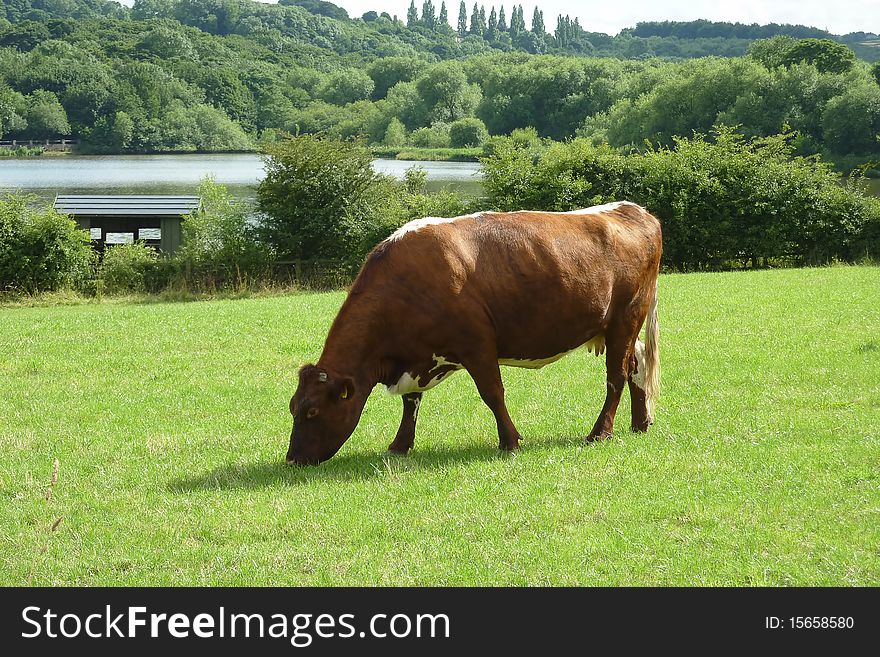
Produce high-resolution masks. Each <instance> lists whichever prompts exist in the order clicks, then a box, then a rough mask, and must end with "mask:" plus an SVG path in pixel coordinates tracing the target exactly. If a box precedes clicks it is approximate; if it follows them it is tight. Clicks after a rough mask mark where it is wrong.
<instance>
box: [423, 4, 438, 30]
mask: <svg viewBox="0 0 880 657" xmlns="http://www.w3.org/2000/svg"><path fill="white" fill-rule="evenodd" d="M422 25H424V26H425V27H427V28H428V29H429V30H433V29H434V27H435V26H436V25H437V10H436V9H435V8H434V3H433V2H432V0H425V1H424V2H423V3H422Z"/></svg>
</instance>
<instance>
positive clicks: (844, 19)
mask: <svg viewBox="0 0 880 657" xmlns="http://www.w3.org/2000/svg"><path fill="white" fill-rule="evenodd" d="M331 1H332V2H334V3H335V4H337V5H339V6H340V7H344V8H345V9H346V10H347V11H348V13H349V15H351V16H352V17H353V18H357V17H359V16H361V15H363V13H364V12H367V11H370V10H372V11H376V12H380V13H381V12H383V11H387V12H388V13H389V14H391V15H394V14H397V16H399V17H400V18H401V19H405V18H406V10H407V8H408V7H409V3H410V0H331ZM433 1H434V3H435V5H436V6H437V8H438V11H439V7H440V0H433ZM460 1H461V0H447V2H446V7H447V9H448V10H449V20H450V22H451V23H452V24H453V25H455V23H456V22H457V19H458V6H459V2H460ZM466 4H467V8H468V15H470V11H471V7H473V5H474V0H466ZM480 4H483V5H485V7H486V11H487V12H488V11H489V8H490V6H491V5H493V4H495V5H496V6H498V5H499V4H503V5H504V7H505V10H506V11H505V13H506V14H507V16H508V18H509V17H510V7H511V6H512V4H513V0H503V1H502V0H480ZM517 4H521V5H522V6H523V9H524V10H525V16H526V23H527V24H528V25H529V26H530V25H531V17H532V11H533V9H534V6H535V4H536V3H535V2H517ZM537 4H538V5H539V7H540V8H541V9H542V10H543V12H544V24H545V26H546V28H547V30H548V31H552V30H553V28H554V27H555V26H556V16H557V15H558V14H563V15H564V14H569V15H570V16H571V17H572V18H574V17H575V16H577V17H578V18H580V21H581V25H583V27H584V29H585V30H588V31H590V32H605V33H606V34H617V33H618V32H620V30H621V29H622V28H624V27H633V26H635V24H636V23H637V22H639V21H651V20H679V21H689V20H696V19H698V18H705V19H707V20H712V21H730V22H737V21H739V22H740V23H759V24H762V25H764V24H767V23H794V24H801V25H809V26H811V27H818V28H822V29H826V30H828V31H829V32H831V33H832V34H847V33H848V32H874V33H880V0H739V1H735V0H730V1H728V2H725V1H724V0H624V1H615V0H610V1H609V0H540V1H539V2H538V3H537ZM416 6H417V7H418V8H419V12H421V8H422V2H421V0H417V1H416Z"/></svg>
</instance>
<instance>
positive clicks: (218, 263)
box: [176, 178, 274, 289]
mask: <svg viewBox="0 0 880 657" xmlns="http://www.w3.org/2000/svg"><path fill="white" fill-rule="evenodd" d="M199 196H200V197H201V199H202V211H201V212H194V213H192V214H190V215H189V216H187V217H186V219H185V220H184V222H183V241H182V245H181V247H180V250H179V251H178V252H177V258H176V259H177V260H178V262H179V263H180V267H181V274H180V275H181V276H182V277H183V280H184V281H185V282H186V283H187V285H188V286H189V287H191V288H197V289H206V288H207V289H219V288H224V287H236V286H245V285H248V284H249V283H253V282H258V281H262V280H266V279H267V278H269V275H270V273H271V263H272V261H273V260H274V252H273V250H272V248H271V247H270V246H268V245H267V244H265V243H264V242H263V241H261V240H260V239H259V238H258V235H257V226H256V225H255V223H254V222H253V221H252V218H251V214H252V210H253V209H252V208H251V207H250V204H249V203H246V202H245V201H242V200H239V199H235V198H233V197H232V196H231V195H230V194H229V192H228V191H227V189H226V187H225V186H223V185H219V184H217V183H216V182H215V181H214V180H213V179H210V178H208V179H206V180H204V181H202V184H201V185H200V186H199Z"/></svg>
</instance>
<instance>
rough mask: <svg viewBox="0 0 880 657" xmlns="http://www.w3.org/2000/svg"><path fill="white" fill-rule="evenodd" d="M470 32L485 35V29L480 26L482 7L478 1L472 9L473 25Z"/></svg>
mask: <svg viewBox="0 0 880 657" xmlns="http://www.w3.org/2000/svg"><path fill="white" fill-rule="evenodd" d="M468 34H475V35H476V36H483V30H482V29H481V27H480V8H479V6H477V3H476V2H475V3H474V8H473V9H471V26H470V29H469V30H468Z"/></svg>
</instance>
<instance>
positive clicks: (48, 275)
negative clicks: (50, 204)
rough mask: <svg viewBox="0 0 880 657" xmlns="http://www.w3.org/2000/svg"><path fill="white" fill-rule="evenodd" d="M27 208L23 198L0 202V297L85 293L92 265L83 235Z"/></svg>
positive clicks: (48, 213) (50, 214) (49, 213)
mask: <svg viewBox="0 0 880 657" xmlns="http://www.w3.org/2000/svg"><path fill="white" fill-rule="evenodd" d="M31 202H32V199H30V198H28V197H26V196H14V195H7V196H4V197H3V198H2V199H0V292H24V293H27V294H33V293H36V292H46V291H52V290H57V289H59V288H62V287H72V288H77V289H86V288H87V287H88V283H89V281H90V280H92V278H93V274H94V263H95V260H96V257H95V252H94V251H93V250H92V247H91V246H90V245H89V237H88V233H86V232H85V231H81V230H78V229H77V227H76V222H74V221H71V220H70V219H68V218H67V217H66V216H64V215H61V214H58V213H57V212H55V211H54V210H53V209H51V208H43V209H35V208H33V207H32V206H31Z"/></svg>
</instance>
